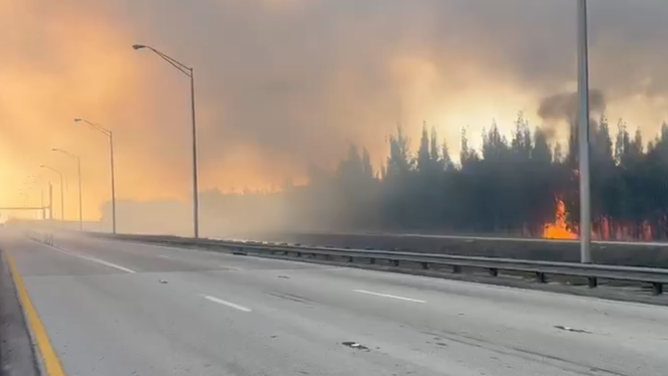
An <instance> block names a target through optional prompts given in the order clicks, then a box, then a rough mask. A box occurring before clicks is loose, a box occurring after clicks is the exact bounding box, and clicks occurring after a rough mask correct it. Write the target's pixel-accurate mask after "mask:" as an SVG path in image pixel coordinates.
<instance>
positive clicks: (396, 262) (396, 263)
mask: <svg viewBox="0 0 668 376" xmlns="http://www.w3.org/2000/svg"><path fill="white" fill-rule="evenodd" d="M391 261H392V265H394V266H399V260H391Z"/></svg>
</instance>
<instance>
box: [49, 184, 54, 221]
mask: <svg viewBox="0 0 668 376" xmlns="http://www.w3.org/2000/svg"><path fill="white" fill-rule="evenodd" d="M49 219H50V220H52V221H53V185H51V182H49Z"/></svg>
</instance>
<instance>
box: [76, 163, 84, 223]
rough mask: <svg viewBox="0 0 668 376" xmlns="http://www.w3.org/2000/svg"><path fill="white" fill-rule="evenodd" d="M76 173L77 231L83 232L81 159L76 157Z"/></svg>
mask: <svg viewBox="0 0 668 376" xmlns="http://www.w3.org/2000/svg"><path fill="white" fill-rule="evenodd" d="M77 173H78V174H79V231H83V199H82V197H81V196H82V193H81V158H79V157H77Z"/></svg>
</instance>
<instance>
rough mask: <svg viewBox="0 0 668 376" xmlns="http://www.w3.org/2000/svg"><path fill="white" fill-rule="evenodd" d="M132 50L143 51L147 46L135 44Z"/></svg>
mask: <svg viewBox="0 0 668 376" xmlns="http://www.w3.org/2000/svg"><path fill="white" fill-rule="evenodd" d="M132 48H134V49H135V50H141V49H142V48H146V46H144V45H143V44H133V45H132Z"/></svg>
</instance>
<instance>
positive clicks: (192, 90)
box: [132, 44, 199, 238]
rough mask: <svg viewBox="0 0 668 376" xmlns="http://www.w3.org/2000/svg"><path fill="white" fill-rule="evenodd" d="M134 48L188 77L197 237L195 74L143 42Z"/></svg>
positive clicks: (191, 69)
mask: <svg viewBox="0 0 668 376" xmlns="http://www.w3.org/2000/svg"><path fill="white" fill-rule="evenodd" d="M132 48H134V49H135V50H141V49H149V50H151V51H152V52H154V53H155V54H156V55H158V56H160V57H161V58H162V59H163V60H165V61H167V62H168V63H169V64H171V65H172V66H173V67H174V68H176V69H178V70H179V71H181V73H183V74H185V75H186V76H188V77H190V107H191V115H192V149H193V150H192V152H193V173H192V176H193V232H194V236H195V238H199V187H198V177H197V123H196V121H195V74H194V70H193V68H191V67H189V66H187V65H185V64H183V63H181V62H179V61H177V60H176V59H174V58H172V57H171V56H169V55H166V54H164V53H162V52H160V51H158V50H156V49H155V48H153V47H150V46H146V45H143V44H135V45H133V46H132Z"/></svg>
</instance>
